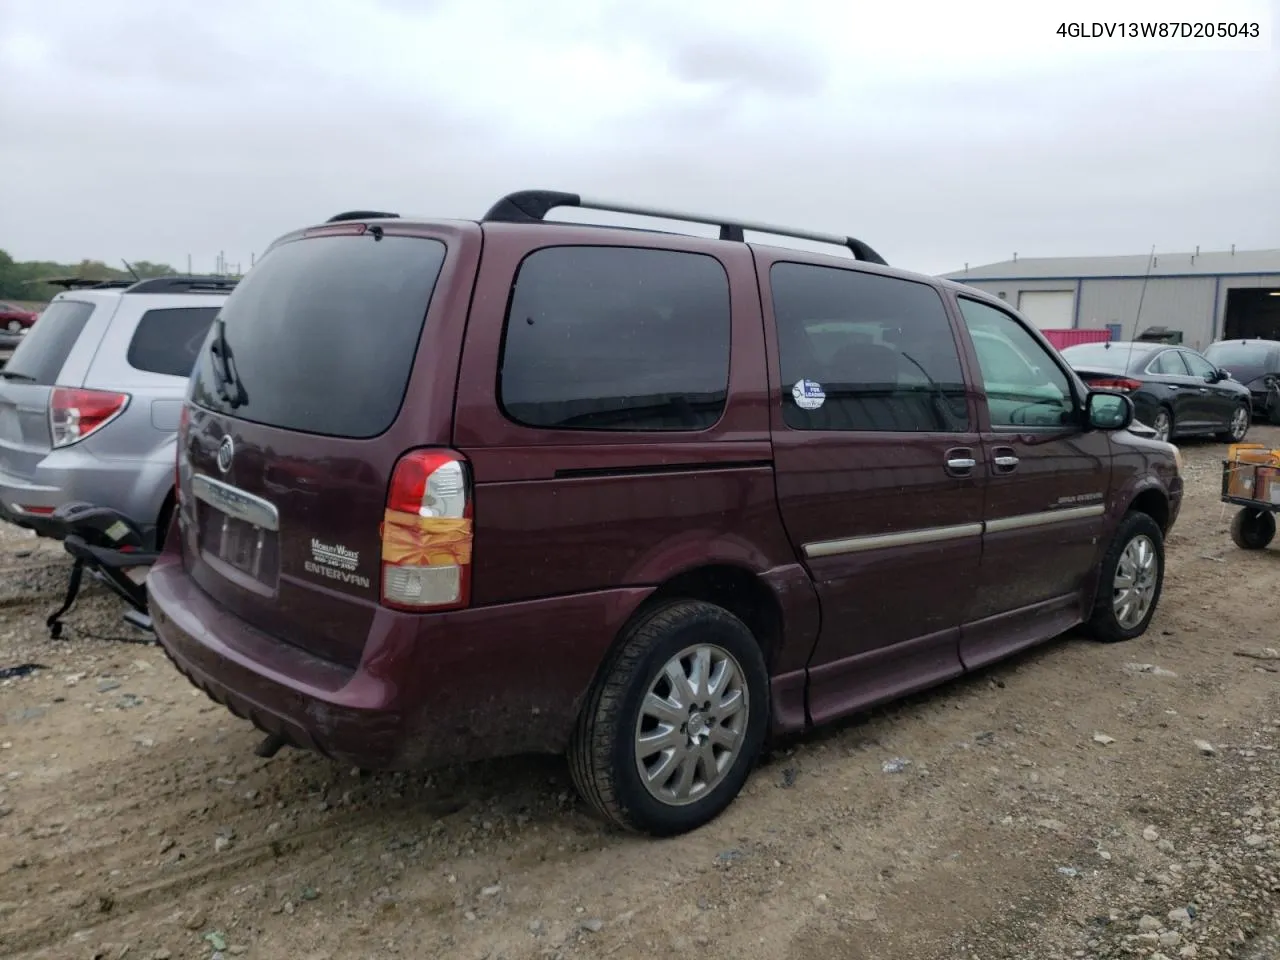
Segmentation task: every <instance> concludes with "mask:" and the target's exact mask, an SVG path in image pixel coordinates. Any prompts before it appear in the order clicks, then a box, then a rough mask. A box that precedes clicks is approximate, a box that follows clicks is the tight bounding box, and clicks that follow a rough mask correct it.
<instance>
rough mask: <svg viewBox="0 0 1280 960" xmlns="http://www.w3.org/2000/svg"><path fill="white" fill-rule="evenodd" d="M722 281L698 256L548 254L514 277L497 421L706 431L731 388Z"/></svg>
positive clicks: (572, 250) (616, 250)
mask: <svg viewBox="0 0 1280 960" xmlns="http://www.w3.org/2000/svg"><path fill="white" fill-rule="evenodd" d="M729 318H730V312H729V278H728V275H727V274H726V273H725V271H724V267H722V266H721V265H720V262H719V261H718V260H716V259H714V258H713V257H710V256H707V255H705V254H696V253H681V252H677V251H672V250H647V249H640V248H635V247H550V248H547V249H543V250H539V251H537V252H535V253H532V254H530V255H529V256H528V257H527V258H525V261H524V263H523V264H521V266H520V271H519V273H518V274H517V276H516V281H515V288H514V290H513V292H512V295H511V305H510V308H509V309H508V312H507V324H506V332H505V334H504V338H503V347H502V367H501V370H500V371H499V375H498V379H499V396H500V398H501V404H502V408H503V410H504V411H505V412H506V414H507V416H509V417H510V418H512V419H513V420H515V421H516V422H518V423H522V424H525V425H527V426H532V427H543V428H551V429H558V430H619V431H635V430H705V429H706V428H708V427H711V426H712V425H714V424H715V423H716V421H717V420H719V419H720V416H721V414H722V413H723V412H724V407H725V400H726V397H727V395H728V387H729V327H730V319H729Z"/></svg>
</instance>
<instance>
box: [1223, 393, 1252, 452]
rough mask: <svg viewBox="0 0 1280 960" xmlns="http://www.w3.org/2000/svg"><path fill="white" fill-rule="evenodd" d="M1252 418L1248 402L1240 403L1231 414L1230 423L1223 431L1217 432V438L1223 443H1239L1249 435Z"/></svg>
mask: <svg viewBox="0 0 1280 960" xmlns="http://www.w3.org/2000/svg"><path fill="white" fill-rule="evenodd" d="M1252 419H1253V418H1252V417H1251V415H1250V413H1249V404H1247V403H1242V404H1240V406H1238V407H1236V409H1235V411H1234V412H1233V413H1232V414H1231V421H1230V425H1229V426H1228V427H1227V429H1226V430H1225V431H1223V432H1222V433H1220V434H1218V439H1219V440H1221V441H1223V442H1225V443H1240V442H1241V441H1242V440H1244V438H1245V437H1247V436H1248V435H1249V425H1250V423H1251V422H1252Z"/></svg>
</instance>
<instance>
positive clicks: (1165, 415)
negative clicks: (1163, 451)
mask: <svg viewBox="0 0 1280 960" xmlns="http://www.w3.org/2000/svg"><path fill="white" fill-rule="evenodd" d="M1151 429H1152V430H1154V431H1155V432H1156V439H1157V440H1163V441H1165V443H1173V429H1174V420H1173V411H1172V410H1170V409H1169V408H1168V407H1160V408H1159V409H1157V410H1156V415H1155V416H1154V417H1152V418H1151ZM1162 434H1163V435H1162Z"/></svg>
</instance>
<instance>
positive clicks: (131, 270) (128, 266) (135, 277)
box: [120, 257, 142, 280]
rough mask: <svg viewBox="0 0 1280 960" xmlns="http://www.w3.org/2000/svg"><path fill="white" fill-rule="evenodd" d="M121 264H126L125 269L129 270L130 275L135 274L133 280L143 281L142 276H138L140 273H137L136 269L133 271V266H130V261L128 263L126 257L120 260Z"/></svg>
mask: <svg viewBox="0 0 1280 960" xmlns="http://www.w3.org/2000/svg"><path fill="white" fill-rule="evenodd" d="M120 262H121V263H123V264H124V268H125V269H126V270H128V271H129V272H130V273H132V274H133V279H135V280H141V279H142V278H141V277H140V276H138V271H137V270H135V269H133V267H131V266H130V265H129V261H128V260H126V259H125V258H124V257H121V258H120Z"/></svg>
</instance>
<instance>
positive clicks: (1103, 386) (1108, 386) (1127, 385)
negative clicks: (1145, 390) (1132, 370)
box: [1089, 377, 1142, 393]
mask: <svg viewBox="0 0 1280 960" xmlns="http://www.w3.org/2000/svg"><path fill="white" fill-rule="evenodd" d="M1089 386H1091V387H1097V388H1098V389H1099V390H1119V391H1120V392H1121V393H1133V391H1135V390H1140V389H1142V381H1141V380H1134V379H1133V378H1131V377H1106V378H1104V379H1102V380H1090V381H1089Z"/></svg>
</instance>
